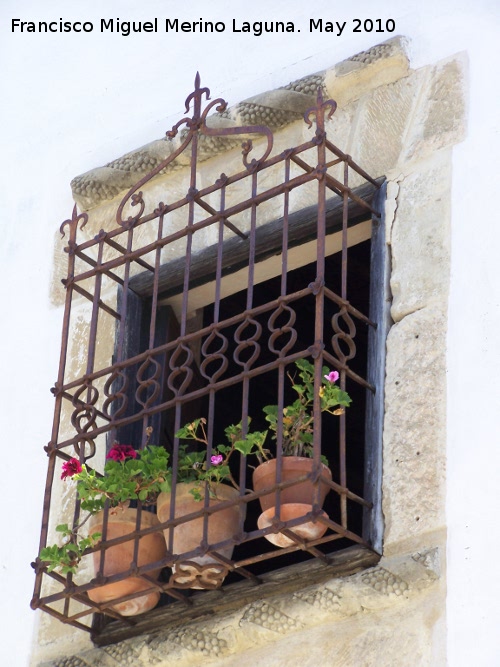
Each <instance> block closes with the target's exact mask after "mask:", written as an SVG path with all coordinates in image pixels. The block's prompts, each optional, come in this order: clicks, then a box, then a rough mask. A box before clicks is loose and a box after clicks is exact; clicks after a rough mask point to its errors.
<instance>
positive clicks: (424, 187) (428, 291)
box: [391, 156, 451, 322]
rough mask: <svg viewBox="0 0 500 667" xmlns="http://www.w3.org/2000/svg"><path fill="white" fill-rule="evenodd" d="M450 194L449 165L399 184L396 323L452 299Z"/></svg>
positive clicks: (438, 164) (394, 236)
mask: <svg viewBox="0 0 500 667" xmlns="http://www.w3.org/2000/svg"><path fill="white" fill-rule="evenodd" d="M443 157H446V156H443ZM450 188H451V166H450V163H449V161H448V160H446V159H440V160H435V161H432V162H430V163H429V165H427V166H426V167H425V168H422V169H420V170H419V171H418V172H416V173H413V174H410V175H408V176H406V177H405V178H404V179H402V180H401V181H400V189H399V195H398V198H397V210H396V214H395V220H394V223H393V226H392V233H391V249H392V275H391V290H392V294H393V303H392V309H391V315H392V318H393V320H394V321H395V322H398V321H399V320H401V319H402V318H403V317H405V316H406V315H407V314H408V313H411V312H413V311H415V310H418V309H419V308H423V307H424V306H426V305H428V304H430V303H432V302H434V301H440V302H442V303H443V300H446V299H447V295H448V286H449V270H450V269H449V267H450V248H449V233H450V232H449V225H450V222H449V221H450Z"/></svg>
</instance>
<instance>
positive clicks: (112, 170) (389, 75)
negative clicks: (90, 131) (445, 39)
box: [71, 37, 409, 211]
mask: <svg viewBox="0 0 500 667" xmlns="http://www.w3.org/2000/svg"><path fill="white" fill-rule="evenodd" d="M408 67H409V65H408V59H407V56H406V54H405V40H404V39H403V38H401V37H394V38H392V39H390V40H388V41H387V42H384V43H382V44H378V45H376V46H374V47H372V48H370V49H368V50H367V51H363V52H361V53H358V54H356V55H354V56H351V57H350V58H348V59H347V60H344V61H343V62H341V63H339V64H337V65H335V66H334V67H332V68H331V69H328V70H325V71H323V72H318V73H316V74H311V75H308V76H306V77H303V78H301V79H298V80H297V81H293V82H292V83H290V84H288V85H287V86H283V87H282V88H278V89H276V90H271V91H267V92H265V93H260V94H258V95H255V96H254V97H250V98H248V99H247V100H244V101H243V102H239V103H237V104H236V105H235V106H233V107H230V108H229V109H227V110H226V111H225V112H223V113H221V114H214V115H213V116H210V117H209V118H208V120H207V124H208V125H209V126H212V127H218V128H221V127H228V128H230V127H238V126H242V125H243V126H247V125H266V126H267V127H269V128H270V129H271V130H272V131H273V132H275V131H277V130H280V129H282V128H284V127H285V126H287V125H289V124H290V123H292V122H294V121H296V120H298V119H300V118H301V117H302V116H303V114H304V112H305V111H306V110H307V109H308V108H309V107H310V106H312V105H313V104H314V103H315V99H316V95H317V92H318V88H322V89H323V94H324V95H325V97H332V96H333V97H334V99H336V101H337V102H338V103H339V101H340V102H341V103H342V104H347V102H350V101H352V100H353V99H356V96H357V97H359V95H360V94H361V92H363V91H364V92H366V90H371V89H372V88H373V87H374V86H379V85H382V84H384V83H389V82H392V81H395V80H397V79H399V78H401V77H402V76H405V75H406V74H407V73H408ZM367 86H368V88H367ZM166 129H170V128H166ZM179 140H180V137H177V138H176V139H174V140H170V139H168V138H166V137H165V138H163V139H159V140H156V141H152V142H151V143H148V144H146V145H145V146H142V147H141V148H138V149H136V150H133V151H130V152H129V153H126V154H125V155H123V156H121V157H119V158H117V159H115V160H112V161H111V162H109V163H108V164H106V165H104V166H103V167H98V168H95V169H91V170H90V171H88V172H86V173H85V174H82V175H80V176H76V177H75V178H74V179H73V180H72V182H71V188H72V192H73V198H74V200H75V202H76V203H77V204H78V206H79V208H80V209H81V210H87V211H88V210H91V209H93V208H95V207H97V206H99V205H100V204H101V203H102V202H105V201H106V200H110V199H113V198H114V197H117V196H118V195H119V194H120V193H121V192H123V191H125V190H127V189H128V188H130V187H132V186H133V185H134V184H135V183H137V181H139V180H140V179H141V178H142V177H143V176H145V175H146V174H147V173H149V172H150V171H152V170H153V169H154V168H155V167H156V166H157V165H159V164H160V163H161V162H162V161H163V160H166V159H167V158H168V157H169V156H170V155H172V153H173V152H174V151H175V150H176V148H177V146H178V142H179ZM241 141H242V138H236V139H235V138H233V137H210V136H202V137H200V146H199V153H200V154H199V160H200V161H202V160H207V159H209V158H211V157H213V156H215V155H217V154H220V153H222V152H224V151H227V150H230V149H232V148H234V147H235V146H237V145H239V144H241ZM183 167H185V160H183V159H182V156H179V157H178V158H177V159H175V160H173V161H172V162H171V163H169V164H168V165H167V166H166V168H165V170H164V171H163V172H162V174H164V173H168V172H169V171H176V170H178V169H181V168H183Z"/></svg>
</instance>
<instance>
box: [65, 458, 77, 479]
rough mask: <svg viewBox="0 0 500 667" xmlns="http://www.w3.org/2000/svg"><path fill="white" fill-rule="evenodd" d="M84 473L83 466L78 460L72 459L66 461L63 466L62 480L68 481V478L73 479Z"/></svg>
mask: <svg viewBox="0 0 500 667" xmlns="http://www.w3.org/2000/svg"><path fill="white" fill-rule="evenodd" d="M79 472H82V466H81V463H80V461H79V460H78V459H70V460H69V461H65V462H64V463H63V464H62V474H61V479H66V477H73V475H76V474H77V473H79Z"/></svg>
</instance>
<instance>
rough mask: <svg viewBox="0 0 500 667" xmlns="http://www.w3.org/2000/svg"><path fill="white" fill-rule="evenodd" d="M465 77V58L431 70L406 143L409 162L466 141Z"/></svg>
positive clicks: (406, 156) (457, 58)
mask: <svg viewBox="0 0 500 667" xmlns="http://www.w3.org/2000/svg"><path fill="white" fill-rule="evenodd" d="M466 76H467V63H466V58H465V54H459V55H457V56H454V57H453V58H452V59H448V60H445V61H443V62H441V63H439V64H438V65H436V66H435V67H433V68H432V69H431V70H430V72H429V79H428V81H427V83H426V86H425V90H424V91H423V94H422V96H421V98H420V100H419V107H418V109H417V111H416V113H415V117H414V119H413V124H412V128H411V132H410V133H409V135H408V141H407V142H406V145H407V150H406V154H405V158H406V159H407V160H414V159H417V158H423V157H426V156H429V155H432V154H433V153H434V152H435V151H436V150H439V149H441V148H444V147H446V146H453V145H455V144H457V143H459V142H460V141H462V140H463V139H464V137H465V132H466V93H465V88H466Z"/></svg>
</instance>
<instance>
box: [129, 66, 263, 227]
mask: <svg viewBox="0 0 500 667" xmlns="http://www.w3.org/2000/svg"><path fill="white" fill-rule="evenodd" d="M204 95H205V97H206V99H207V100H210V89H209V88H202V87H201V86H200V74H199V72H197V73H196V77H195V80H194V91H193V92H192V93H190V95H188V97H187V98H186V102H185V104H186V109H185V111H186V112H188V111H189V108H190V106H191V104H192V108H193V115H192V117H191V118H189V117H184V118H182V119H181V120H180V121H179V122H177V123H176V124H175V125H174V126H173V127H172V129H171V130H169V131H168V132H167V133H166V136H167V138H168V139H169V140H173V139H174V138H175V137H176V136H177V135H178V133H179V128H180V127H182V125H185V126H186V128H187V131H185V132H184V133H183V134H182V133H181V143H180V145H179V146H178V147H177V149H176V150H175V151H174V152H173V153H171V154H170V155H169V156H168V157H167V158H165V159H164V160H163V161H162V162H160V163H159V164H158V165H157V166H156V167H155V168H154V169H152V170H151V171H150V172H149V173H148V174H146V176H144V177H143V178H141V180H140V181H138V182H137V183H136V184H135V185H134V186H133V187H132V188H131V189H130V190H129V191H128V192H127V194H126V195H125V197H124V198H123V199H122V201H121V202H120V205H119V206H118V210H117V212H116V222H117V223H118V224H119V225H121V226H122V227H125V228H130V227H133V226H135V225H136V224H137V223H138V222H139V221H140V220H141V218H142V216H143V214H144V211H145V208H146V204H145V201H144V197H143V192H142V190H141V188H142V187H143V186H144V185H145V184H146V183H148V182H149V181H151V180H152V179H153V178H154V177H155V176H157V175H158V174H159V173H161V172H162V171H163V170H164V169H165V168H166V167H167V165H169V164H171V163H172V162H174V160H175V159H176V158H177V157H178V156H179V155H181V154H182V153H183V152H184V151H185V150H186V149H187V147H188V146H189V145H190V144H191V174H192V179H191V187H190V192H192V193H194V195H196V187H195V175H196V165H197V162H198V141H197V138H198V135H199V134H201V135H204V136H207V137H234V136H244V135H252V134H255V135H260V136H265V137H266V139H267V145H266V148H265V151H264V153H263V155H262V156H261V157H259V158H252V159H251V160H249V159H248V156H249V154H250V153H251V151H252V149H253V142H252V140H251V139H245V140H244V141H243V142H242V149H243V150H242V155H243V164H244V166H245V167H246V169H247V170H248V171H249V172H253V171H255V170H256V169H258V168H259V166H260V165H261V164H262V163H263V162H265V160H266V159H267V158H268V157H269V155H270V154H271V151H272V148H273V134H272V132H271V130H270V129H269V128H268V127H267V126H265V125H246V126H240V127H223V128H215V127H209V126H208V125H207V117H208V114H209V113H210V111H212V110H213V109H215V111H216V112H217V113H223V112H224V111H225V110H226V109H227V102H226V101H225V100H223V99H222V98H220V97H219V98H217V99H215V100H212V101H211V102H209V104H208V105H207V106H206V107H205V109H204V110H203V111H202V99H203V96H204ZM127 204H129V205H130V206H131V207H135V206H139V210H138V212H137V213H136V214H135V215H130V216H129V217H128V218H126V219H124V215H123V211H124V209H125V207H126V206H127ZM166 210H168V206H166V207H165V205H163V212H165V211H166ZM158 214H159V212H157V211H156V210H155V211H154V214H153V216H154V217H156V216H157V215H158Z"/></svg>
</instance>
